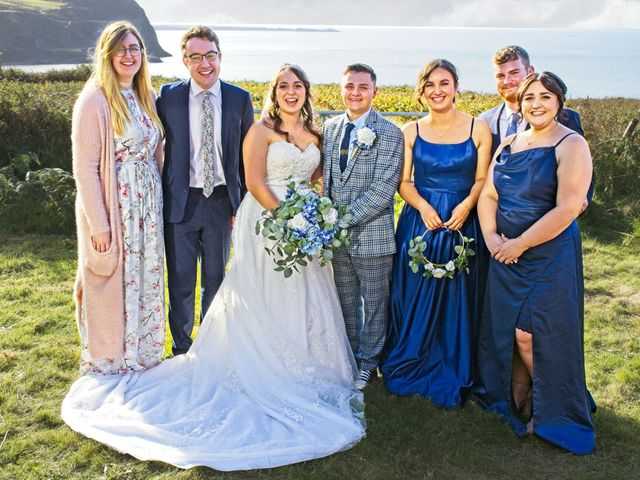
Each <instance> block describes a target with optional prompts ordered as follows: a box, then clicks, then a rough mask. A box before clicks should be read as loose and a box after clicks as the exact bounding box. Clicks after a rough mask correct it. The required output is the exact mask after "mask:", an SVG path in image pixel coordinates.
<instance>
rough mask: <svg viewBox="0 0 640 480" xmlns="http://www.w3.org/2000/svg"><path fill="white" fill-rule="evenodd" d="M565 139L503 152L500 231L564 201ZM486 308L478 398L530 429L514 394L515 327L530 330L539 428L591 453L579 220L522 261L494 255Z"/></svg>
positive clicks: (497, 175)
mask: <svg viewBox="0 0 640 480" xmlns="http://www.w3.org/2000/svg"><path fill="white" fill-rule="evenodd" d="M568 135H573V134H568ZM568 135H567V136H568ZM564 138H566V136H565V137H563V138H562V139H561V140H560V142H562V141H563V140H564ZM560 142H558V143H557V144H556V145H554V146H550V147H537V148H531V149H528V150H523V151H520V152H515V153H512V152H511V146H510V145H507V146H506V147H505V148H504V149H503V151H502V152H501V153H500V155H499V157H498V158H497V160H496V163H495V166H494V172H493V181H494V184H495V188H496V190H497V192H498V211H497V218H496V221H497V227H498V233H502V234H504V235H506V236H507V237H509V238H516V237H518V236H519V235H520V234H522V233H523V232H524V231H525V230H527V229H528V228H529V227H530V226H531V225H533V224H534V223H535V222H537V221H538V220H539V219H540V218H541V217H542V216H544V215H545V214H546V213H547V212H549V211H550V210H551V209H553V208H554V207H555V206H556V194H557V190H558V180H557V176H556V170H557V159H556V153H555V147H557V146H558V145H559V144H560ZM484 307H485V309H484V316H483V320H482V324H481V331H480V338H479V343H478V382H477V385H476V386H475V387H474V399H475V400H476V401H477V403H479V404H480V405H481V406H482V407H484V408H485V409H487V410H489V411H491V412H494V413H496V414H498V415H499V416H500V417H501V418H502V419H503V420H505V421H506V422H507V423H508V424H509V425H510V426H511V428H512V429H513V431H514V432H515V433H516V434H517V435H518V436H523V435H525V434H526V425H525V423H524V422H523V421H521V420H520V418H519V416H518V414H517V411H516V409H515V407H514V405H513V403H512V400H511V397H512V396H511V361H512V356H513V349H514V329H515V328H516V327H518V328H521V329H523V330H526V331H530V333H532V334H533V417H532V423H533V431H534V433H535V434H536V435H538V436H539V437H541V438H543V439H545V440H547V441H549V442H552V443H554V444H556V445H558V446H560V447H563V448H565V449H567V450H569V451H571V452H573V453H576V454H587V453H591V452H592V451H593V449H594V428H593V419H592V416H591V413H592V411H594V410H595V403H594V402H593V399H592V398H591V396H590V394H589V392H588V390H587V387H586V382H585V367H584V347H583V319H584V279H583V273H582V245H581V238H580V230H579V228H578V224H577V222H576V221H575V220H574V221H573V222H572V223H571V224H570V225H569V226H568V227H567V228H566V229H565V230H564V231H563V232H561V233H560V234H559V235H558V236H557V237H555V238H553V239H551V240H549V241H547V242H545V243H542V244H540V245H537V246H535V247H532V248H530V249H529V250H527V251H525V252H524V253H523V254H522V255H521V256H520V257H519V259H518V263H514V264H509V265H507V264H504V263H499V262H497V261H496V260H494V259H490V264H489V273H488V279H487V296H486V300H485V305H484Z"/></svg>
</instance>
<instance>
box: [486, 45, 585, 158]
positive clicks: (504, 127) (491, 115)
mask: <svg viewBox="0 0 640 480" xmlns="http://www.w3.org/2000/svg"><path fill="white" fill-rule="evenodd" d="M493 71H494V73H495V79H496V88H497V89H498V94H499V95H500V96H501V97H502V98H503V100H504V102H503V103H501V104H499V105H497V106H495V107H493V108H490V109H489V110H487V111H485V112H482V113H481V114H480V115H478V118H480V119H482V120H484V121H485V122H487V123H488V124H489V128H490V129H491V134H492V135H493V145H492V148H491V155H492V156H493V154H494V153H495V151H496V149H497V148H498V145H500V142H502V140H504V138H505V137H507V136H509V135H512V134H514V133H518V132H522V131H524V130H526V129H527V128H529V124H528V123H527V121H526V120H524V119H522V116H521V113H520V108H519V106H518V100H517V99H516V93H517V92H518V86H519V85H520V82H522V81H523V80H524V78H525V77H526V76H527V75H529V74H530V73H533V71H534V68H533V65H531V63H530V61H529V54H528V53H527V51H526V50H525V49H524V48H522V47H519V46H517V45H509V46H506V47H504V48H501V49H500V50H498V51H497V52H496V53H495V54H494V55H493ZM558 121H559V122H560V123H562V124H563V125H565V126H567V127H568V128H570V129H571V130H574V131H576V132H578V133H579V134H580V135H582V136H584V132H583V130H582V124H581V123H580V115H579V114H578V112H576V111H575V110H571V109H569V108H563V109H562V111H561V112H560V113H559V114H558Z"/></svg>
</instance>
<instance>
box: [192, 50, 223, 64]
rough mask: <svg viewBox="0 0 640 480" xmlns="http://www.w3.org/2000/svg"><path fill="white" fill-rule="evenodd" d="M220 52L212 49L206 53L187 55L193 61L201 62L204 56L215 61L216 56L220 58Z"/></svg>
mask: <svg viewBox="0 0 640 480" xmlns="http://www.w3.org/2000/svg"><path fill="white" fill-rule="evenodd" d="M218 55H220V52H216V51H215V50H211V51H209V52H207V53H205V54H202V53H192V54H191V55H186V57H187V58H188V59H189V60H191V61H192V62H193V63H200V62H201V61H202V59H203V58H206V59H207V60H208V61H210V62H213V61H215V59H216V58H218Z"/></svg>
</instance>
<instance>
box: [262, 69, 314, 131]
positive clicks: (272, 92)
mask: <svg viewBox="0 0 640 480" xmlns="http://www.w3.org/2000/svg"><path fill="white" fill-rule="evenodd" d="M286 71H289V72H292V73H293V74H294V75H295V76H296V77H298V79H299V80H300V81H301V82H302V84H303V85H304V89H305V98H304V104H303V105H302V111H301V112H300V113H301V115H302V119H303V121H304V129H305V130H306V131H307V132H309V133H311V134H312V135H314V136H315V137H316V138H317V139H318V142H320V143H322V133H321V132H320V130H319V129H318V127H316V125H315V124H314V121H315V115H314V113H313V102H312V96H311V83H310V82H309V79H308V78H307V74H306V73H304V70H302V68H300V66H298V65H295V64H292V63H285V64H283V65H281V66H280V68H279V69H278V71H277V72H276V75H275V76H274V77H273V79H272V80H271V83H270V84H269V93H268V94H267V96H268V98H269V106H268V107H267V112H266V122H265V124H266V125H267V126H268V127H270V128H272V129H273V130H274V131H275V132H276V133H279V134H280V135H284V137H285V138H286V139H287V142H288V141H289V132H285V131H284V130H282V118H281V117H280V105H278V101H277V99H276V88H277V86H278V79H279V78H280V75H282V74H283V73H284V72H286Z"/></svg>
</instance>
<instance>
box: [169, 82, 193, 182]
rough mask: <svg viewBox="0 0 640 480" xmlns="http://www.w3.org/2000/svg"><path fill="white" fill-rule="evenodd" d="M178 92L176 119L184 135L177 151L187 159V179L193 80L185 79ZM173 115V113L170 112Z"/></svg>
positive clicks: (181, 136)
mask: <svg viewBox="0 0 640 480" xmlns="http://www.w3.org/2000/svg"><path fill="white" fill-rule="evenodd" d="M178 89H179V90H178V92H177V93H178V94H177V95H176V106H175V108H176V112H175V119H176V121H177V125H178V129H179V131H182V132H184V135H180V137H179V138H180V145H176V152H181V154H182V155H184V158H186V159H187V161H186V162H184V163H185V165H184V166H183V167H185V166H186V172H187V179H188V178H189V159H190V157H191V156H190V154H189V153H190V150H191V137H190V135H191V132H190V131H189V90H190V89H191V80H185V81H184V82H182V84H181V85H180V86H179V87H178ZM169 115H171V114H169Z"/></svg>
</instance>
